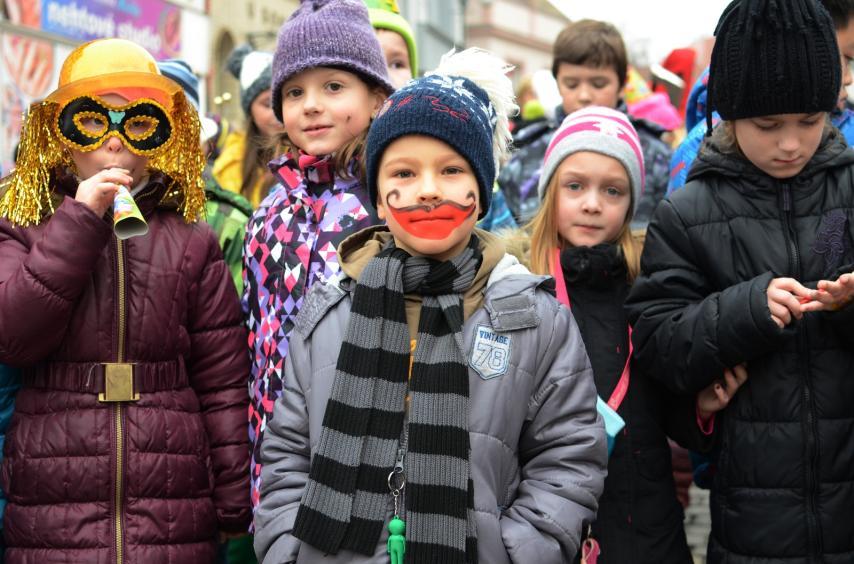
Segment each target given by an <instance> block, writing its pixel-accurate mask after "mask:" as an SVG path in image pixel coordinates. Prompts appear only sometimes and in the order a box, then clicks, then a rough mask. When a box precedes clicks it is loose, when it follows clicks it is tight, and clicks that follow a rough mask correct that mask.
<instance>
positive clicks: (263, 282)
mask: <svg viewBox="0 0 854 564" xmlns="http://www.w3.org/2000/svg"><path fill="white" fill-rule="evenodd" d="M393 90H394V88H393V87H392V85H391V83H390V82H389V78H388V71H387V70H386V64H385V59H384V57H383V52H382V49H381V48H380V44H379V42H378V40H377V38H376V36H375V35H374V31H373V28H372V27H371V23H370V20H369V18H368V10H367V8H366V7H365V5H364V4H363V3H362V2H361V1H360V0H310V1H309V0H306V1H303V2H302V3H301V5H300V7H299V8H298V9H297V11H296V12H294V14H293V15H292V16H291V17H290V18H289V19H288V21H286V22H285V24H284V25H283V26H282V29H281V30H280V31H279V39H278V46H277V48H276V54H275V57H274V59H273V110H274V111H275V113H276V117H277V118H278V119H279V121H282V122H283V123H284V124H285V133H284V134H283V136H282V143H283V145H284V146H286V147H287V148H288V150H287V152H286V153H285V154H284V155H282V156H281V157H279V158H278V159H275V160H273V161H272V162H271V163H270V169H271V171H272V172H273V175H274V176H275V177H276V180H277V182H278V184H277V185H276V186H275V187H274V188H273V189H272V191H271V193H270V195H269V196H268V197H267V198H266V199H265V200H264V201H263V202H262V203H261V206H260V207H259V208H258V210H257V211H256V212H255V214H254V215H253V217H252V219H251V220H250V222H249V226H248V233H247V236H246V247H245V249H244V261H245V273H246V274H245V277H246V279H245V293H244V300H243V303H244V311H245V313H246V314H247V317H248V325H249V329H250V339H249V346H250V349H251V355H252V373H251V376H250V386H249V389H250V395H251V405H250V408H249V420H250V421H249V434H250V438H251V440H252V444H253V453H252V468H251V474H252V502H253V505H257V503H258V499H259V491H260V490H259V488H260V480H261V465H260V464H259V458H258V455H259V453H260V448H261V440H262V438H263V433H264V429H266V427H267V425H268V424H269V420H270V418H271V416H272V410H273V404H274V403H275V401H276V398H278V397H279V395H281V393H282V373H283V370H284V365H285V357H286V356H287V354H288V338H289V337H290V334H291V330H292V328H293V325H294V319H295V318H296V316H297V313H298V312H299V309H300V306H301V305H302V301H303V296H304V295H305V293H306V291H307V290H308V288H309V287H310V286H311V285H313V284H315V283H317V282H324V281H327V280H334V279H335V278H336V277H337V276H338V275H339V271H340V267H339V265H338V255H337V249H338V245H339V243H340V242H341V241H342V240H343V239H344V238H345V237H347V236H348V235H350V234H352V233H355V232H356V231H358V230H360V229H363V228H365V227H369V226H371V225H374V224H376V223H379V221H378V219H377V217H376V212H375V211H374V209H373V206H371V203H370V198H369V197H368V193H367V191H366V189H365V186H364V183H363V182H362V175H363V174H362V164H361V163H362V159H361V157H362V154H363V152H364V142H365V136H366V134H367V130H368V126H369V125H370V123H371V121H372V119H373V118H374V116H375V115H376V112H377V111H378V110H379V108H380V106H381V105H382V103H383V102H384V101H385V99H386V97H387V96H388V95H389V94H390V93H391V92H392V91H393Z"/></svg>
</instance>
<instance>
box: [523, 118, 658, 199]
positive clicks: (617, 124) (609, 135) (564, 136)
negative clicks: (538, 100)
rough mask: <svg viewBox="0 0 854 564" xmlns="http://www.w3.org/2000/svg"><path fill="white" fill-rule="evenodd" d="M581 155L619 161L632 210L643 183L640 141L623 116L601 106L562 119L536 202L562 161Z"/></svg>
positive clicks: (544, 162)
mask: <svg viewBox="0 0 854 564" xmlns="http://www.w3.org/2000/svg"><path fill="white" fill-rule="evenodd" d="M581 151H590V152H593V153H601V154H603V155H607V156H609V157H612V158H615V159H617V160H618V161H620V163H621V164H622V165H623V167H624V168H625V169H626V173H627V174H628V175H629V181H630V182H631V184H632V202H633V209H634V206H636V205H637V202H638V200H640V195H641V193H643V185H644V180H645V179H644V176H645V172H644V164H643V150H642V149H641V142H640V138H639V137H638V132H637V131H635V128H634V127H633V126H632V124H631V122H629V118H627V117H626V114H624V113H622V112H618V111H617V110H614V109H612V108H604V107H602V106H588V107H586V108H583V109H581V110H578V111H577V112H573V113H572V114H570V115H568V116H566V118H565V119H564V120H563V123H562V124H560V127H559V128H558V130H557V131H556V132H555V134H554V136H552V140H551V141H550V142H549V147H548V149H546V156H545V158H544V159H543V169H542V172H541V173H540V185H539V188H538V192H539V195H540V200H542V199H543V197H544V196H545V194H546V188H547V187H548V185H549V182H550V181H551V179H552V176H553V175H554V173H555V171H556V170H557V168H558V166H560V163H562V162H563V159H565V158H566V157H568V156H569V155H571V154H573V153H578V152H581Z"/></svg>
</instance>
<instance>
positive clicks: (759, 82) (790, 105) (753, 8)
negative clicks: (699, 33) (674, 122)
mask: <svg viewBox="0 0 854 564" xmlns="http://www.w3.org/2000/svg"><path fill="white" fill-rule="evenodd" d="M715 35H716V36H717V39H716V41H715V46H714V49H713V50H712V61H711V65H710V67H709V84H708V88H709V90H708V104H707V108H706V113H707V118H706V119H707V121H708V123H709V131H710V132H711V130H712V127H711V111H712V108H714V109H715V110H716V111H717V112H718V113H719V114H720V115H721V117H722V118H723V119H725V120H735V119H743V118H751V117H758V116H767V115H775V114H801V113H803V114H810V113H815V112H830V111H833V109H834V108H835V107H836V102H837V99H838V97H839V90H840V88H841V74H842V70H841V69H842V67H841V64H840V61H839V47H837V44H836V32H835V30H834V27H833V20H832V19H831V17H830V15H829V14H828V13H827V11H826V10H825V9H824V7H823V6H822V5H821V4H820V3H819V2H817V1H816V0H735V1H734V2H732V3H731V4H730V5H729V6H727V8H726V10H724V12H723V14H722V15H721V18H720V20H719V22H718V25H717V29H715Z"/></svg>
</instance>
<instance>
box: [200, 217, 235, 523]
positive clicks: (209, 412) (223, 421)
mask: <svg viewBox="0 0 854 564" xmlns="http://www.w3.org/2000/svg"><path fill="white" fill-rule="evenodd" d="M201 231H203V233H204V234H205V236H206V241H205V245H204V247H203V248H204V250H203V251H201V252H202V253H204V266H203V268H202V270H201V275H200V276H199V278H198V279H197V280H195V281H194V282H193V284H192V285H191V287H190V296H191V306H190V317H189V332H190V346H191V352H190V360H189V362H188V368H189V371H190V383H191V385H192V387H193V389H194V390H195V391H196V394H197V395H198V397H199V403H200V405H201V411H202V417H203V420H204V424H205V430H206V432H207V435H208V442H209V443H210V448H211V460H212V462H213V471H214V476H215V481H216V485H215V490H214V504H215V505H216V509H217V517H218V520H219V524H220V529H221V530H222V531H225V532H229V533H232V532H243V531H246V530H247V528H248V527H249V523H250V520H251V510H250V504H249V443H248V438H247V435H246V412H247V409H248V407H249V398H248V397H247V396H246V384H247V380H248V377H249V356H248V355H247V352H246V329H245V328H244V326H243V322H242V318H241V313H240V303H239V299H238V297H237V292H236V291H235V289H234V283H233V282H232V279H231V275H230V273H229V270H228V267H227V265H226V264H225V261H224V260H223V258H222V252H221V251H220V249H219V246H218V244H217V242H216V240H215V239H214V236H213V233H212V232H211V231H210V230H209V229H208V228H207V226H204V229H202V230H201ZM191 248H192V247H191Z"/></svg>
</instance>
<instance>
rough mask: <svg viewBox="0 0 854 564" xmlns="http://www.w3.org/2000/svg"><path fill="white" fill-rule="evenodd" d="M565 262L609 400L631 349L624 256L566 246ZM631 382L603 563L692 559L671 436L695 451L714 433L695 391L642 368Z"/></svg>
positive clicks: (605, 521)
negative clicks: (707, 429) (685, 392)
mask: <svg viewBox="0 0 854 564" xmlns="http://www.w3.org/2000/svg"><path fill="white" fill-rule="evenodd" d="M561 265H562V267H563V274H564V279H565V282H566V289H567V294H568V295H569V299H570V302H571V305H572V315H573V317H575V321H576V323H577V324H578V328H579V330H580V331H581V336H582V338H583V340H584V346H585V348H586V349H587V354H588V356H589V357H590V364H591V365H592V366H593V375H594V379H595V381H596V390H597V392H598V393H599V396H600V397H602V399H604V400H606V401H607V400H608V398H609V397H610V396H611V394H612V393H613V391H614V389H615V388H616V386H617V381H618V380H619V379H620V375H621V374H622V371H623V367H624V366H625V363H626V356H627V353H628V319H627V318H626V314H625V311H624V309H623V302H624V301H625V299H626V295H627V294H628V292H629V283H628V281H627V278H626V263H625V260H624V259H623V258H622V255H620V254H618V253H617V247H616V246H615V245H597V246H596V247H593V248H589V247H572V248H568V249H565V250H564V251H563V252H562V253H561ZM629 382H630V383H629V391H628V393H627V394H626V397H625V399H624V400H623V402H622V403H621V404H620V407H619V410H618V412H619V414H620V416H622V418H623V419H624V420H625V421H626V427H625V429H624V430H623V432H621V433H620V435H619V436H618V437H617V440H616V442H615V443H614V452H613V453H611V457H610V459H609V460H608V477H607V479H606V480H605V491H604V493H603V494H602V497H601V498H600V499H599V512H598V515H597V518H596V522H595V523H594V524H593V537H594V538H596V540H597V541H598V542H599V545H600V547H601V548H602V555H601V556H600V557H599V564H685V563H689V564H690V562H691V553H690V552H689V550H688V544H687V542H686V540H685V531H684V528H683V525H682V521H683V518H684V516H683V513H682V506H681V505H680V504H679V501H678V500H677V498H676V489H675V486H674V484H673V473H672V471H671V464H670V446H669V445H668V443H667V437H666V436H665V434H669V435H672V436H673V438H675V439H676V440H677V441H679V442H680V443H682V444H683V446H686V447H688V448H695V449H703V448H704V447H708V446H710V443H711V437H703V436H702V435H701V433H700V431H699V428H698V427H697V425H696V412H695V397H694V396H693V395H692V396H690V397H689V396H685V397H684V398H681V399H680V398H678V397H677V396H676V395H675V394H672V393H669V392H668V391H667V390H666V389H665V388H663V387H662V386H661V385H660V384H659V383H658V382H656V381H654V380H652V379H650V378H648V377H646V376H644V375H643V374H642V373H641V372H640V371H639V370H637V369H635V370H632V372H631V377H630V380H629Z"/></svg>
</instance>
